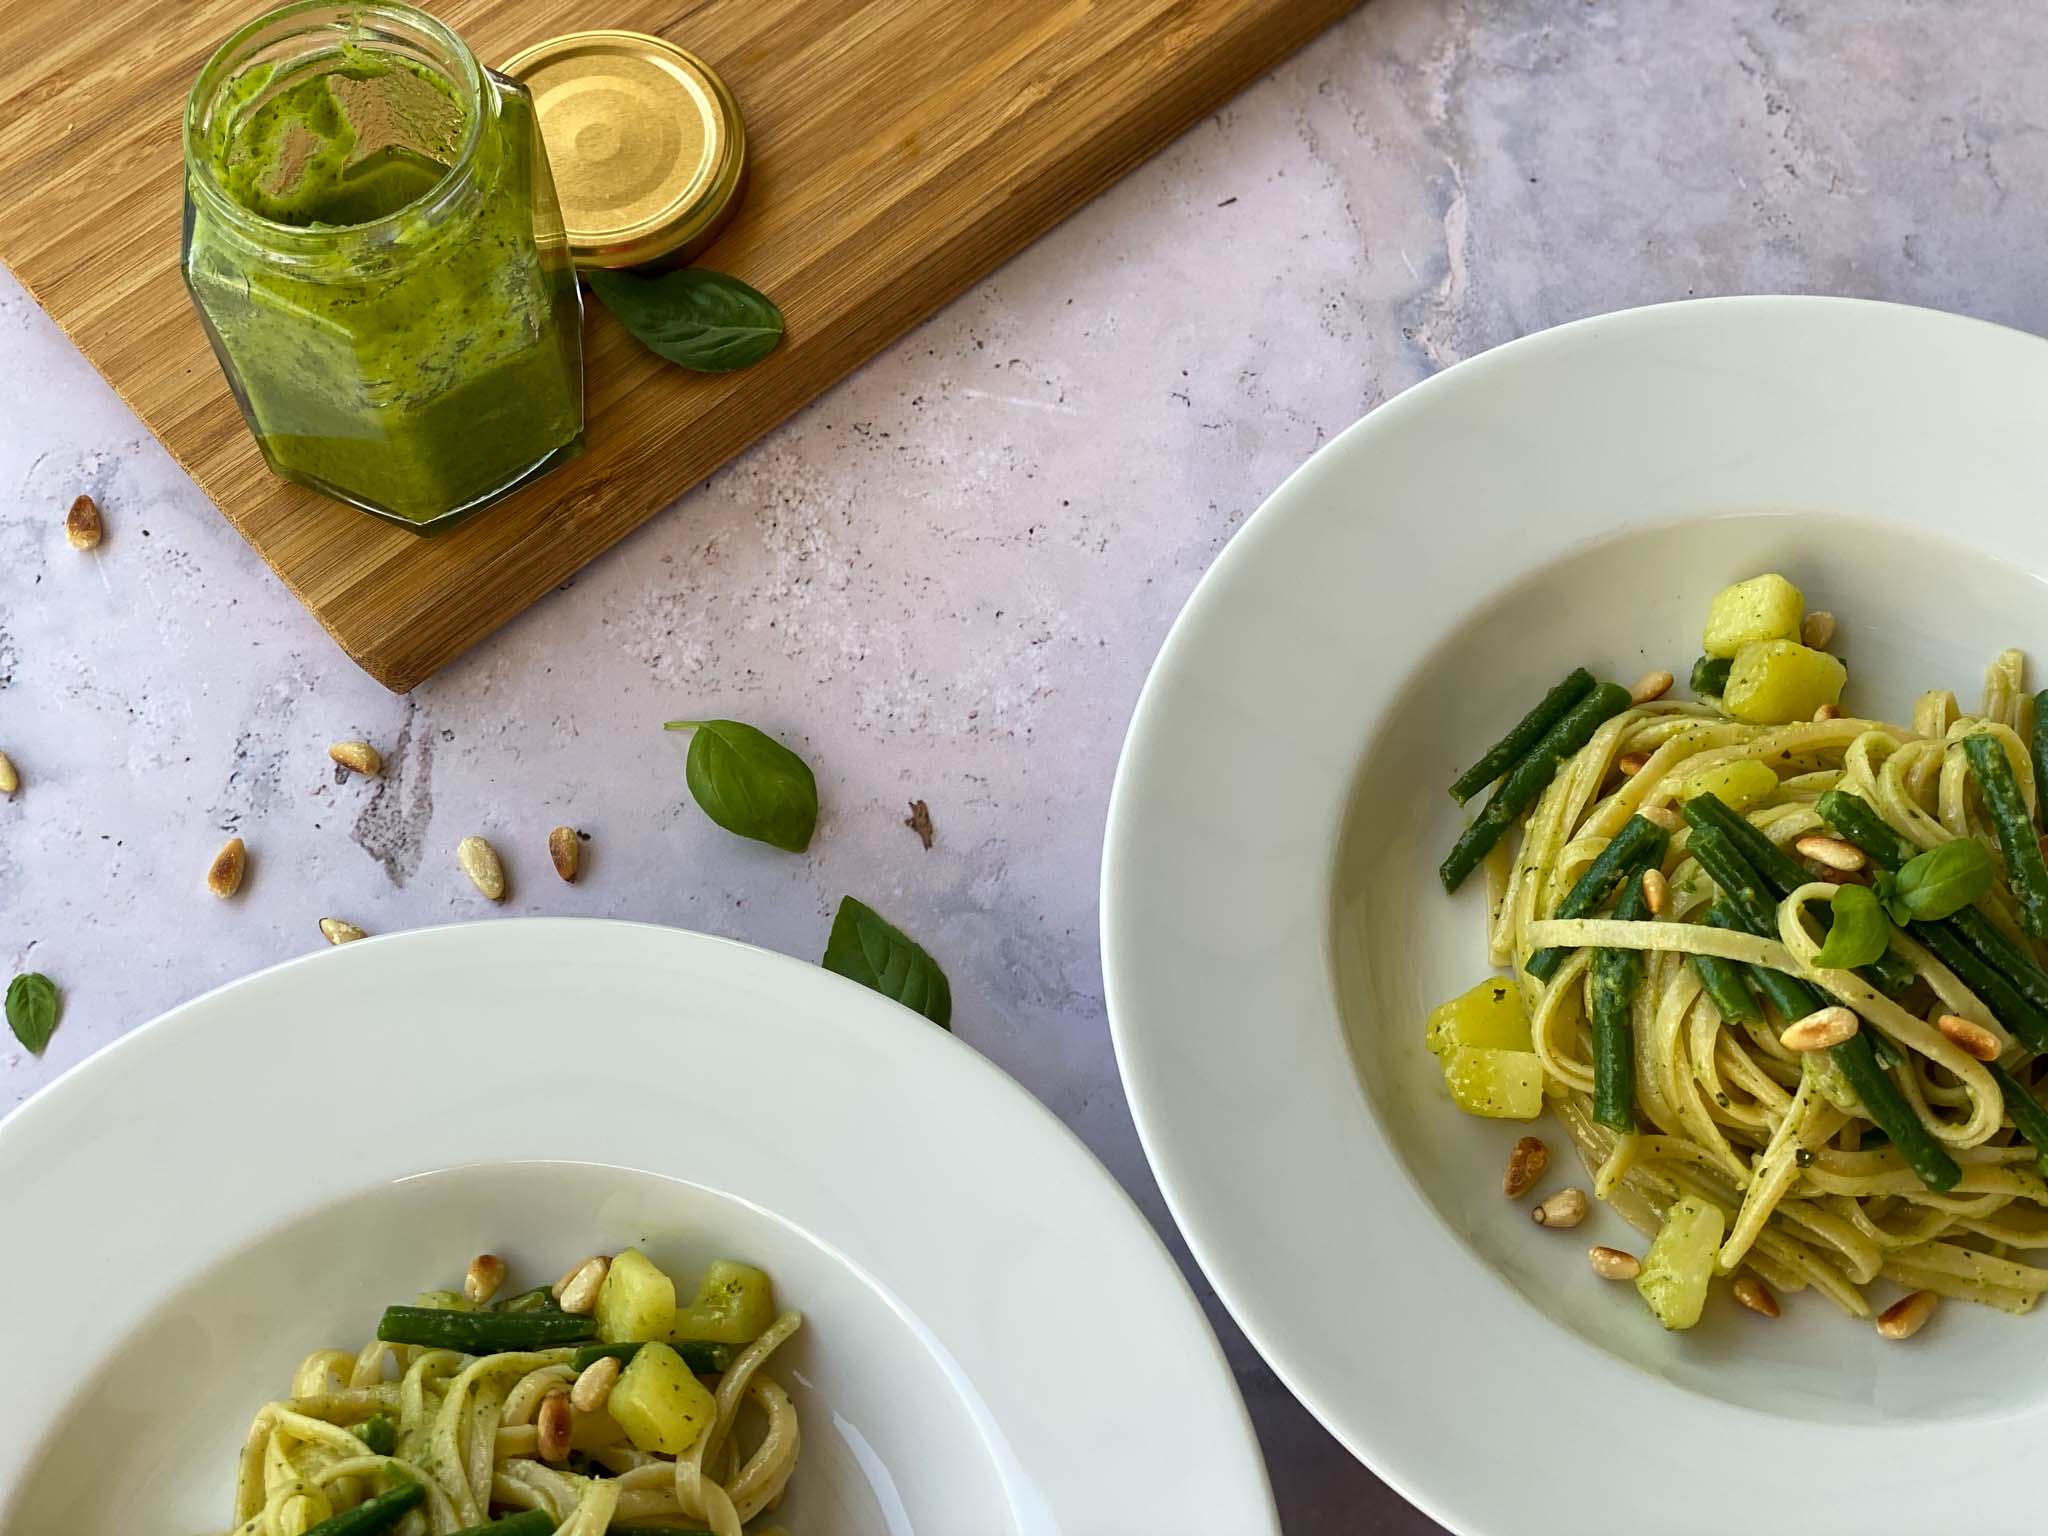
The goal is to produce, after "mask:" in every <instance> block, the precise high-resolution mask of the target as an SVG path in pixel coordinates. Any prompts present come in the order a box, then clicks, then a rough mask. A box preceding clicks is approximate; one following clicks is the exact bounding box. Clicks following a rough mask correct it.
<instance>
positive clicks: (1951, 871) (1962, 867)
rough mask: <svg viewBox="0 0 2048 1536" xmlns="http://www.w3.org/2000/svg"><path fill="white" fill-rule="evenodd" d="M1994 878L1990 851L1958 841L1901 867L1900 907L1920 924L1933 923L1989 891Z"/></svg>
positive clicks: (1962, 839)
mask: <svg viewBox="0 0 2048 1536" xmlns="http://www.w3.org/2000/svg"><path fill="white" fill-rule="evenodd" d="M1996 876H1997V870H1996V868H1995V867H1994V866H1993V864H1992V862H1991V853H1990V850H1988V849H1987V848H1985V846H1984V845H1983V844H1982V843H1980V842H1978V841H1977V840H1976V839H1975V838H1973V837H1959V838H1956V839H1955V840H1954V841H1952V842H1946V843H1943V844H1942V845H1941V846H1940V847H1939V848H1930V849H1928V850H1927V851H1926V852H1925V853H1923V854H1921V855H1920V856H1919V857H1918V858H1914V859H1908V860H1907V861H1906V862H1905V864H1904V865H1903V866H1901V867H1900V869H1899V880H1898V899H1899V903H1900V905H1902V906H1903V907H1905V909H1906V911H1907V912H1908V913H1910V914H1911V915H1912V916H1913V917H1915V918H1917V919H1919V920H1920V921H1922V922H1934V921H1936V920H1937V919H1940V918H1944V917H1948V916H1950V915H1951V914H1953V913H1956V912H1960V911H1962V909H1963V908H1964V907H1967V906H1968V905H1969V904H1970V903H1971V902H1973V901H1975V900H1976V899H1977V898H1978V897H1979V896H1982V895H1983V894H1984V893H1985V892H1986V891H1988V890H1990V889H1991V882H1992V880H1993V879H1995V878H1996Z"/></svg>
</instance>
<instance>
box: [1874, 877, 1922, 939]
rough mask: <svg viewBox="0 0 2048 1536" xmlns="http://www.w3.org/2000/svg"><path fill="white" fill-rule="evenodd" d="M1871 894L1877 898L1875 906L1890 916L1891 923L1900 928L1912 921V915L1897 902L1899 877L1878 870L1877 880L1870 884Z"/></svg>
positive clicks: (1904, 906) (1901, 903)
mask: <svg viewBox="0 0 2048 1536" xmlns="http://www.w3.org/2000/svg"><path fill="white" fill-rule="evenodd" d="M1870 889H1871V894H1872V895H1874V896H1876V897H1877V904H1878V905H1879V906H1881V907H1883V908H1884V909H1885V911H1886V912H1888V913H1890V914H1891V919H1892V921H1893V922H1895V923H1897V924H1898V925H1899V926H1900V927H1901V928H1903V927H1905V926H1906V924H1908V923H1910V922H1911V921H1912V920H1913V914H1912V913H1910V912H1908V911H1907V910H1906V904H1905V903H1904V902H1903V901H1901V900H1899V877H1898V876H1897V875H1895V874H1893V873H1892V872H1891V871H1890V870H1888V869H1880V870H1879V871H1878V872H1877V878H1876V879H1874V880H1872V881H1871V882H1870Z"/></svg>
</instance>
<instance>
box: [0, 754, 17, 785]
mask: <svg viewBox="0 0 2048 1536" xmlns="http://www.w3.org/2000/svg"><path fill="white" fill-rule="evenodd" d="M19 788H21V775H20V774H19V773H18V772H16V771H15V767H14V759H13V758H11V757H9V756H8V755H7V754H6V753H5V752H0V795H8V796H12V795H13V793H14V792H15V791H16V790H17V789H19Z"/></svg>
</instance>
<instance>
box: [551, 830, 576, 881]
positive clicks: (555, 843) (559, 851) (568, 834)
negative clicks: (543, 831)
mask: <svg viewBox="0 0 2048 1536" xmlns="http://www.w3.org/2000/svg"><path fill="white" fill-rule="evenodd" d="M548 858H549V860H550V861H552V862H553V864H554V866H555V873H556V874H558V875H560V876H561V877H562V878H563V879H564V880H567V881H569V882H570V883H571V884H574V883H575V880H576V871H577V869H578V868H580V867H581V866H582V863H583V845H582V844H581V843H579V842H578V841H577V840H576V829H575V828H574V827H557V828H555V830H554V831H552V832H550V833H549V834H548Z"/></svg>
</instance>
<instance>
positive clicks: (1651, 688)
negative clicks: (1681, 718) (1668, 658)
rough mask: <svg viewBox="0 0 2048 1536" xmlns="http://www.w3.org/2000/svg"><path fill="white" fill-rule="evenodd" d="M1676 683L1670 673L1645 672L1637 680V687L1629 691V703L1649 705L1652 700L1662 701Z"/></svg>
mask: <svg viewBox="0 0 2048 1536" xmlns="http://www.w3.org/2000/svg"><path fill="white" fill-rule="evenodd" d="M1676 681H1677V679H1676V678H1674V677H1673V676H1672V675H1671V674H1670V673H1669V672H1645V673H1644V674H1643V675H1642V676H1641V677H1639V678H1637V679H1636V685H1635V687H1633V688H1631V689H1629V691H1628V701H1629V703H1631V704H1647V703H1649V702H1650V701H1651V700H1652V699H1661V698H1663V697H1664V695H1665V694H1667V693H1669V692H1670V691H1671V685H1672V684H1673V683H1674V682H1676Z"/></svg>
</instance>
